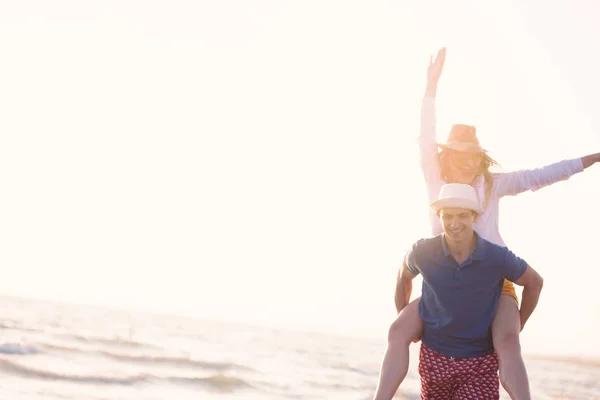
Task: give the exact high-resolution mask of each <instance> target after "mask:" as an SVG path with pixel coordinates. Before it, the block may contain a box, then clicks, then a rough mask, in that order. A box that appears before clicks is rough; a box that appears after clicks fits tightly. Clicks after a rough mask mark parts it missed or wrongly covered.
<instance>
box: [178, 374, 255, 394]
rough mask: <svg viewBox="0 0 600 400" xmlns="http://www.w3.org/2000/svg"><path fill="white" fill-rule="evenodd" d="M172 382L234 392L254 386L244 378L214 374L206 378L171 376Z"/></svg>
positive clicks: (222, 391)
mask: <svg viewBox="0 0 600 400" xmlns="http://www.w3.org/2000/svg"><path fill="white" fill-rule="evenodd" d="M168 380H169V381H170V382H172V383H181V384H190V385H200V386H204V387H206V388H208V389H211V390H214V391H218V392H221V393H232V392H234V391H236V390H239V389H251V388H253V386H252V385H251V384H249V383H248V382H246V381H245V380H243V379H240V378H236V377H235V376H229V375H213V376H209V377H204V378H194V377H189V378H188V377H171V378H168Z"/></svg>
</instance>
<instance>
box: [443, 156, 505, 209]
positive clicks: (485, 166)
mask: <svg viewBox="0 0 600 400" xmlns="http://www.w3.org/2000/svg"><path fill="white" fill-rule="evenodd" d="M438 156H439V160H440V172H441V178H442V179H443V180H444V181H445V182H446V183H451V182H450V181H451V180H452V179H451V178H450V171H449V165H450V160H448V153H447V152H446V150H442V151H440V153H439V154H438ZM499 166H500V164H499V163H498V161H496V160H494V159H493V158H492V157H490V156H488V155H487V153H481V164H479V171H477V175H483V180H484V182H485V200H484V202H483V210H484V211H485V210H486V209H487V206H488V204H489V202H490V198H491V197H492V189H493V187H494V179H493V177H492V173H491V172H490V168H491V167H499Z"/></svg>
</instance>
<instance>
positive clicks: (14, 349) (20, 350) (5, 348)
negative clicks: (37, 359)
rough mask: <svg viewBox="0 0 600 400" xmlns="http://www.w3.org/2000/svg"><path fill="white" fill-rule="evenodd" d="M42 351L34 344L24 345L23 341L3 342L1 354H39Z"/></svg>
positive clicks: (0, 347)
mask: <svg viewBox="0 0 600 400" xmlns="http://www.w3.org/2000/svg"><path fill="white" fill-rule="evenodd" d="M39 352H40V351H39V349H37V348H36V347H34V346H28V345H24V344H22V343H2V344H0V354H20V355H26V354H38V353H39Z"/></svg>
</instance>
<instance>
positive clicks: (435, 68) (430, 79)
mask: <svg viewBox="0 0 600 400" xmlns="http://www.w3.org/2000/svg"><path fill="white" fill-rule="evenodd" d="M445 61H446V48H445V47H443V48H441V49H440V50H439V51H438V53H437V56H436V57H435V61H434V60H433V57H431V58H430V59H429V68H427V83H428V84H430V85H437V82H438V80H439V79H440V75H442V70H443V69H444V62H445Z"/></svg>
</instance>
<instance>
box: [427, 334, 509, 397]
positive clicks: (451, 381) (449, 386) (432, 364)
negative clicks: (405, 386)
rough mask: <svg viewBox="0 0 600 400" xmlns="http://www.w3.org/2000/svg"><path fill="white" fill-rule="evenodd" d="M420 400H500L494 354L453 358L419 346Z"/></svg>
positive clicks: (496, 362)
mask: <svg viewBox="0 0 600 400" xmlns="http://www.w3.org/2000/svg"><path fill="white" fill-rule="evenodd" d="M419 375H421V400H433V399H435V400H475V399H477V400H481V399H483V400H497V399H499V398H500V392H499V390H500V387H499V386H500V385H499V380H498V359H497V358H496V353H490V354H486V355H485V356H481V357H473V358H452V357H448V356H445V355H443V354H440V353H438V352H437V351H434V350H432V349H430V348H429V347H427V346H425V345H424V344H423V343H422V342H421V353H420V354H419Z"/></svg>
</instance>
